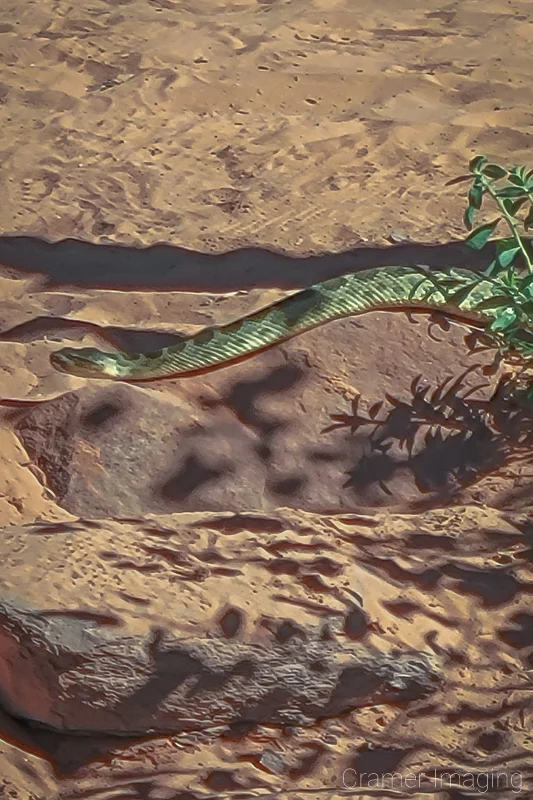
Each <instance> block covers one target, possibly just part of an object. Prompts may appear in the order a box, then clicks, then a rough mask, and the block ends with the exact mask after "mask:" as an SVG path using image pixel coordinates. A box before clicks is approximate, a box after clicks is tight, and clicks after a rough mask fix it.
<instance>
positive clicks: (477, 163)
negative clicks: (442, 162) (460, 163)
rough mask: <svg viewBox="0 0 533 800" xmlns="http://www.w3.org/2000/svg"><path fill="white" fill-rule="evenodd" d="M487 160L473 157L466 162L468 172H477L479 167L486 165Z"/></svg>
mask: <svg viewBox="0 0 533 800" xmlns="http://www.w3.org/2000/svg"><path fill="white" fill-rule="evenodd" d="M488 160H489V159H488V158H487V156H474V158H472V159H470V161H469V162H468V169H469V170H470V172H479V170H480V169H481V167H482V166H483V165H484V164H486V163H487V161H488Z"/></svg>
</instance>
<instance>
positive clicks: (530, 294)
mask: <svg viewBox="0 0 533 800" xmlns="http://www.w3.org/2000/svg"><path fill="white" fill-rule="evenodd" d="M469 169H470V172H469V173H468V174H467V175H460V176H459V177H457V178H453V179H452V180H450V181H448V182H447V183H446V186H452V185H455V184H458V183H463V182H466V181H469V182H470V183H471V186H470V188H469V190H468V205H467V207H466V210H465V213H464V217H463V220H464V224H465V227H466V229H467V230H468V231H469V234H468V236H467V238H466V240H465V241H466V244H467V245H468V246H469V247H472V248H473V249H474V250H481V249H482V248H483V247H485V245H486V244H487V242H488V241H489V240H490V238H491V236H492V235H493V234H494V233H495V231H496V228H497V227H498V225H499V224H500V223H501V222H502V221H504V222H505V223H506V224H507V227H508V228H509V232H510V234H511V235H510V236H509V237H507V238H504V239H497V240H495V245H496V258H495V259H494V260H493V261H492V262H491V263H490V264H489V266H488V267H487V269H486V270H485V271H484V272H483V273H482V275H481V276H476V277H474V278H473V279H472V281H471V283H469V284H468V285H466V286H461V287H460V288H459V289H457V290H456V292H455V293H449V294H448V296H449V298H450V299H454V300H455V301H456V302H460V300H461V297H466V296H467V295H468V292H469V291H471V290H472V289H473V288H474V286H476V284H477V283H479V281H482V280H491V281H493V282H494V283H496V284H497V289H498V291H497V294H496V295H495V296H494V297H492V298H491V299H490V300H487V301H486V302H485V303H484V304H483V303H482V304H481V305H480V307H479V308H480V310H481V309H482V308H491V309H493V310H494V311H495V312H496V316H495V319H494V320H493V322H492V324H491V325H490V327H489V332H490V333H491V334H493V335H494V338H495V340H496V342H497V344H498V345H499V346H500V347H502V348H504V349H507V348H508V347H514V348H515V349H517V350H519V351H520V352H522V353H523V354H527V355H528V356H530V357H531V355H532V354H533V338H531V337H528V336H524V335H523V331H524V329H530V330H531V329H532V328H533V263H532V260H531V252H532V251H531V247H530V242H529V239H527V238H526V237H525V235H524V234H525V233H527V231H528V230H529V229H530V228H533V169H530V170H528V169H527V168H526V167H511V168H509V169H507V168H505V167H502V166H501V165H500V164H495V163H491V162H489V160H488V158H487V157H486V156H475V158H473V159H472V160H471V161H470V163H469ZM487 198H490V199H491V200H492V201H493V202H494V204H495V205H496V206H497V209H498V210H499V212H500V215H499V216H498V217H496V219H494V220H492V221H491V222H486V223H483V224H482V225H479V226H477V227H475V228H474V221H475V218H476V215H477V213H478V211H480V209H481V208H482V205H483V202H484V200H486V199H487ZM520 229H523V232H524V233H523V234H522V233H521V232H520ZM448 291H449V292H451V289H450V290H448Z"/></svg>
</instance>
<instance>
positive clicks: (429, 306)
mask: <svg viewBox="0 0 533 800" xmlns="http://www.w3.org/2000/svg"><path fill="white" fill-rule="evenodd" d="M426 269H427V268H426ZM421 273H422V274H421ZM427 274H428V275H430V276H431V282H432V284H433V286H438V285H439V282H440V283H441V285H442V286H444V285H445V283H447V285H449V284H450V282H451V281H453V283H454V285H455V286H456V287H458V288H460V287H462V286H467V285H468V284H471V283H472V279H473V273H472V272H471V271H469V270H461V269H459V268H453V267H452V268H448V269H445V270H431V271H429V269H427ZM424 283H426V285H425V286H424ZM497 293H498V286H497V282H496V281H494V280H489V279H484V278H480V279H479V282H477V283H476V285H475V287H474V288H473V289H472V290H471V291H470V292H469V293H467V296H466V297H465V298H464V299H463V300H461V302H457V303H456V304H450V302H449V300H447V296H446V293H445V291H444V290H442V291H441V290H438V289H436V290H435V289H434V290H433V292H432V294H431V296H430V297H427V279H424V274H423V272H422V270H421V268H415V267H408V266H388V267H376V268H372V269H367V270H361V271H358V272H353V273H349V274H347V275H343V276H341V277H336V278H332V279H329V280H325V281H323V282H321V283H317V284H315V285H313V286H310V287H308V288H306V289H303V290H302V291H299V292H296V293H295V294H292V295H289V296H288V297H285V298H283V299H282V300H279V301H277V302H275V303H273V304H271V305H269V306H267V307H265V308H262V309H260V310H259V311H256V312H254V313H252V314H249V315H248V316H245V317H242V318H241V319H238V320H236V321H234V322H230V323H229V324H227V325H221V326H216V327H210V328H205V329H203V330H201V331H200V332H198V333H196V334H194V335H192V336H189V337H187V338H185V339H183V341H181V342H179V343H177V344H175V345H171V346H170V347H165V348H163V349H162V350H158V351H156V352H153V353H137V354H127V353H125V352H117V353H112V352H104V351H102V350H98V349H96V348H93V347H85V348H71V347H65V348H63V349H61V350H58V351H55V352H53V353H52V354H51V356H50V359H51V362H52V364H53V366H54V367H55V368H56V369H58V370H60V371H62V372H67V373H69V374H71V375H78V376H83V377H90V378H108V379H111V380H118V381H146V380H154V379H157V378H170V377H179V376H184V375H187V374H190V373H194V372H198V371H200V370H207V369H209V368H212V367H216V366H220V365H223V364H228V363H230V362H233V361H236V360H238V359H240V358H243V357H244V356H247V355H251V354H252V353H256V352H258V351H260V350H264V349H265V348H267V347H270V346H272V345H275V344H278V343H280V342H283V341H286V340H287V339H290V338H292V337H293V336H297V335H298V334H301V333H303V332H304V331H308V330H310V329H312V328H315V327H317V326H319V325H323V324H324V323H326V322H329V321H331V320H335V319H340V318H341V317H347V316H352V315H360V314H365V313H368V312H372V311H382V310H399V309H405V310H409V309H414V310H419V311H420V310H428V311H435V310H440V311H443V312H445V313H448V314H450V315H451V316H454V317H457V318H460V319H464V320H465V321H467V322H474V323H477V325H483V326H486V325H488V324H490V322H491V321H492V320H493V319H494V318H495V316H496V312H495V311H493V310H491V309H490V308H485V306H486V301H487V300H490V299H491V298H492V297H494V296H496V294H497ZM480 304H483V308H478V307H479V306H480Z"/></svg>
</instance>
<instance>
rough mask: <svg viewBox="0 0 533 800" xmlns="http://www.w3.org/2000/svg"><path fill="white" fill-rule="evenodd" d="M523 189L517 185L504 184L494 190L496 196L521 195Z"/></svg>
mask: <svg viewBox="0 0 533 800" xmlns="http://www.w3.org/2000/svg"><path fill="white" fill-rule="evenodd" d="M524 194H525V192H524V189H523V188H521V187H519V186H505V187H504V188H503V189H499V190H498V191H497V192H496V197H502V198H503V197H523V196H524Z"/></svg>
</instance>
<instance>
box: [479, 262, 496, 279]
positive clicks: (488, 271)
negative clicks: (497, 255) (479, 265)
mask: <svg viewBox="0 0 533 800" xmlns="http://www.w3.org/2000/svg"><path fill="white" fill-rule="evenodd" d="M497 267H498V262H497V261H491V262H490V264H489V266H488V267H486V269H484V270H483V273H482V274H483V275H486V276H487V278H492V276H493V274H494V272H496V269H497Z"/></svg>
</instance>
